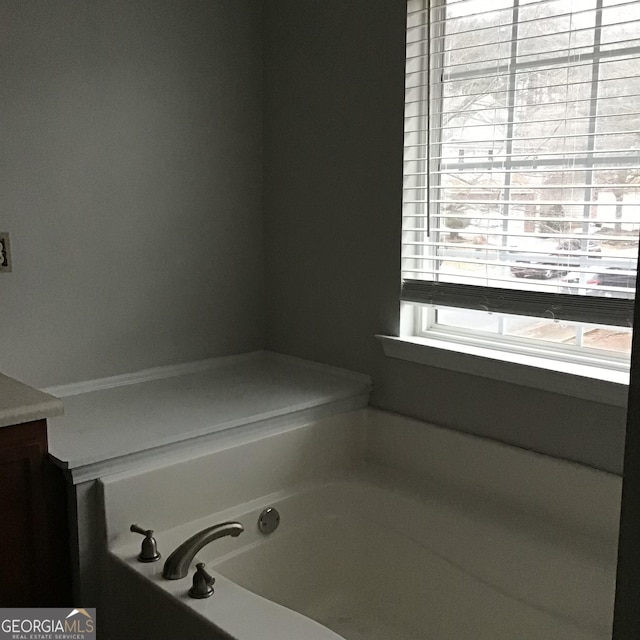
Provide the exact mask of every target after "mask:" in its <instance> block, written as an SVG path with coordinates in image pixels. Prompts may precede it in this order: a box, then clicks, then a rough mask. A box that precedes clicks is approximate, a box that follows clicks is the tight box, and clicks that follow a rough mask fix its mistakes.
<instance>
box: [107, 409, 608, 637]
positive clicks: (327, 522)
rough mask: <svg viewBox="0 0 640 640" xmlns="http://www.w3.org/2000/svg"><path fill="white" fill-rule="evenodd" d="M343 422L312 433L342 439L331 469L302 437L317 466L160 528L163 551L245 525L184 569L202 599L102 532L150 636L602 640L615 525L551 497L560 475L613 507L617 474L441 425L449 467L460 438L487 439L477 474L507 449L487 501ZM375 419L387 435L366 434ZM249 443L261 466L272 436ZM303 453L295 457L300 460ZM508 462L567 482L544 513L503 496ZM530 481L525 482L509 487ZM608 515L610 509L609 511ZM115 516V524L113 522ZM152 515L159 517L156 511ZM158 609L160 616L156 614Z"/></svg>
mask: <svg viewBox="0 0 640 640" xmlns="http://www.w3.org/2000/svg"><path fill="white" fill-rule="evenodd" d="M376 413H380V412H376ZM364 415H365V416H366V412H365V414H364ZM396 419H397V418H393V420H396ZM350 420H351V421H352V422H353V424H351V425H350V426H348V427H346V428H345V425H344V424H343V425H341V426H339V428H334V429H333V430H332V428H331V425H330V426H329V427H327V426H326V425H325V426H324V427H320V428H321V429H322V431H323V434H324V435H323V439H322V440H321V441H322V442H325V440H326V441H327V442H328V443H330V442H331V440H332V438H337V440H339V441H340V442H341V445H338V447H342V448H341V452H340V454H339V456H338V457H340V456H342V458H341V460H342V461H341V463H340V464H339V465H338V467H335V466H334V465H333V464H332V461H333V457H332V456H331V455H329V450H331V449H332V448H335V447H336V442H334V443H333V445H331V444H328V445H326V446H327V447H328V449H327V450H324V449H323V448H322V447H319V441H318V440H317V439H316V438H315V436H314V437H311V438H310V440H309V441H308V442H309V443H310V444H311V443H315V445H314V447H313V448H314V449H315V451H316V453H317V455H318V456H319V459H320V461H321V462H320V463H318V462H317V458H313V454H312V452H311V451H309V452H308V453H309V455H311V456H312V459H315V460H316V462H315V464H314V465H312V466H313V467H314V468H313V469H311V470H310V469H309V468H308V466H309V464H306V465H305V464H303V465H301V466H299V468H298V467H297V472H298V473H299V474H301V475H300V477H294V476H295V474H294V473H293V471H292V469H289V470H288V471H287V472H285V473H284V474H282V473H281V478H283V479H284V480H285V481H284V482H283V485H284V486H282V487H280V488H279V489H278V490H276V491H271V492H269V493H267V494H263V495H260V496H259V497H252V498H251V499H249V500H246V501H244V502H242V501H236V503H235V504H228V505H226V506H225V507H224V508H220V509H216V508H215V506H214V509H213V511H212V512H211V513H210V514H208V515H204V516H203V517H198V518H194V519H192V520H190V521H188V522H185V521H183V522H181V523H180V524H178V525H176V526H168V527H166V528H164V529H162V530H160V531H158V532H157V536H156V537H157V540H158V545H159V547H160V548H161V549H163V550H164V553H165V557H166V555H168V553H169V552H170V551H171V550H172V549H174V548H175V547H177V546H178V544H180V543H181V542H182V541H183V540H185V539H186V538H188V537H189V536H190V535H192V534H193V533H195V532H196V531H199V530H201V529H203V528H204V527H207V526H211V525H213V524H216V523H220V522H225V521H239V522H241V523H242V524H243V525H244V527H245V532H244V533H243V534H242V535H241V536H239V537H238V538H223V539H220V540H216V541H214V542H213V543H211V544H209V545H207V546H206V547H204V548H203V549H202V550H201V551H200V552H199V553H198V554H197V556H196V559H195V561H194V564H195V562H204V563H206V565H207V570H208V571H209V572H210V573H211V574H212V575H214V577H215V578H216V583H215V593H214V595H213V596H212V597H211V598H208V599H205V600H194V599H192V598H189V597H188V596H187V591H188V589H189V587H190V586H191V575H192V574H190V575H189V576H188V577H187V578H184V579H182V580H176V581H168V580H165V579H164V578H163V577H162V575H161V574H162V562H158V563H155V564H141V563H139V562H137V561H136V559H135V556H136V553H137V551H138V548H139V541H138V540H137V539H134V536H132V535H131V534H129V535H127V534H125V533H121V534H120V535H119V536H117V537H116V538H114V540H113V544H112V545H111V549H110V552H109V558H110V562H111V564H112V568H114V567H116V565H117V570H115V571H114V572H113V573H112V575H111V577H110V580H111V582H112V583H118V584H117V589H116V591H117V592H118V593H119V594H120V596H122V594H127V593H128V594H131V593H134V592H135V594H136V595H135V601H136V603H139V602H140V601H141V600H140V594H141V590H144V593H145V597H146V598H148V599H149V603H150V604H149V605H148V607H147V608H148V609H150V610H152V611H153V615H152V616H150V617H149V620H148V621H145V622H144V629H147V631H148V630H149V628H150V627H149V626H148V625H149V624H154V622H153V621H152V620H151V619H152V618H153V620H154V621H155V624H156V626H157V628H156V629H155V630H154V632H153V633H154V637H157V638H163V637H165V635H163V634H166V637H167V638H169V637H181V638H189V637H194V638H196V637H199V638H202V637H210V638H218V637H219V638H235V639H236V640H286V639H289V638H290V639H291V640H340V639H342V640H383V639H384V640H431V639H434V640H436V639H437V640H447V639H455V640H514V639H522V640H551V639H553V640H565V639H566V640H596V639H598V640H605V638H610V634H611V620H612V610H613V594H614V586H615V523H613V522H612V523H610V525H611V526H610V527H609V529H608V530H607V528H606V527H604V528H602V527H601V526H600V525H601V524H602V522H600V524H598V523H595V524H594V523H591V524H589V523H588V522H587V521H586V520H585V518H587V517H588V512H587V511H584V509H587V510H588V502H589V496H585V504H584V505H583V507H579V506H578V507H577V506H576V505H575V504H572V505H571V506H570V507H569V505H568V504H565V505H563V504H562V501H563V499H566V498H567V497H568V496H569V494H571V491H573V489H571V491H570V492H569V493H568V494H567V495H566V496H564V497H563V496H562V494H563V493H565V492H567V487H566V483H568V484H572V485H575V487H574V488H576V487H578V485H580V484H581V485H582V487H583V489H587V490H588V491H589V492H590V494H591V496H590V499H591V502H592V503H593V502H595V503H598V502H601V501H602V500H603V499H605V498H606V499H610V500H614V501H615V496H616V491H617V489H618V482H617V480H616V479H614V478H612V477H609V476H607V475H606V474H604V475H603V474H599V472H594V471H592V470H586V469H584V468H579V467H577V465H568V463H559V461H552V460H550V459H548V458H544V457H542V456H534V457H533V458H531V456H532V455H533V454H529V453H527V452H523V451H520V450H516V449H511V448H510V447H504V445H497V444H496V443H487V442H486V441H477V439H474V438H469V436H461V434H451V433H450V432H445V431H443V432H438V434H437V435H438V437H440V438H444V440H445V441H446V440H447V439H448V438H451V437H452V438H453V441H451V442H449V443H448V445H447V446H453V448H454V449H455V450H456V451H457V454H452V457H451V458H450V461H451V463H452V464H454V463H455V456H456V455H457V456H458V457H459V456H461V455H462V456H464V452H463V450H464V446H460V442H463V443H464V444H465V446H470V447H471V448H472V449H473V448H474V447H475V448H476V453H477V454H483V455H484V456H486V455H488V454H487V451H489V452H491V450H492V448H495V447H497V448H498V451H495V452H493V453H494V456H493V459H491V457H489V458H486V459H485V462H483V463H482V464H486V465H488V468H489V467H490V466H491V464H492V463H499V462H500V461H501V456H505V455H506V456H507V457H508V456H515V458H514V459H513V460H512V461H511V462H512V465H513V466H511V465H505V464H502V466H501V467H500V469H501V472H502V475H503V476H505V477H504V478H503V480H506V481H507V483H506V484H505V487H504V490H505V494H503V495H499V494H498V492H497V491H496V490H495V489H494V490H492V491H491V492H488V491H487V489H486V487H485V486H483V483H485V479H483V475H482V473H481V472H480V471H481V470H480V471H479V470H478V469H476V470H475V472H473V473H472V474H471V476H470V477H471V478H472V479H473V480H474V484H468V483H466V482H451V481H450V479H449V478H448V477H445V475H442V474H441V475H440V476H439V477H436V476H434V475H423V476H420V475H417V474H416V473H412V472H411V469H410V468H409V467H410V466H411V464H410V463H409V462H408V461H407V460H408V459H405V460H404V463H405V464H403V465H401V466H399V465H394V464H392V463H391V460H390V459H391V458H392V457H393V453H392V451H391V447H389V446H385V447H384V449H385V451H386V453H385V455H387V456H388V459H387V461H386V463H385V464H382V458H383V457H384V456H382V458H381V456H380V455H377V454H376V453H375V447H376V442H378V443H380V442H382V441H383V440H384V437H386V436H385V435H384V434H385V433H386V431H385V427H384V426H382V423H381V422H380V416H379V415H377V416H376V417H375V418H374V419H371V417H370V410H369V418H368V419H364V421H358V420H355V421H354V419H353V417H351V418H350ZM393 420H391V421H393ZM388 421H389V420H387V422H388ZM334 422H335V421H334ZM383 422H384V420H383ZM334 426H335V424H334ZM404 427H407V428H408V427H409V425H402V424H401V426H400V431H399V430H398V425H396V429H395V430H394V433H393V436H394V437H395V438H396V439H397V438H398V436H404V438H400V440H401V441H404V444H403V445H402V446H405V447H407V455H409V453H408V452H409V450H411V454H412V455H413V454H415V450H416V449H420V448H421V447H423V446H424V445H425V443H424V442H422V443H420V442H419V438H420V437H421V436H418V435H416V439H414V440H412V438H411V437H410V436H411V434H412V433H414V434H415V433H416V432H414V431H412V429H414V428H415V427H416V425H415V423H412V426H411V428H408V429H406V430H405V431H404V432H403V431H402V428H404ZM419 428H420V429H423V430H424V429H425V428H426V427H425V426H424V425H421V426H420V427H419ZM304 429H306V430H310V431H309V432H308V433H307V432H306V431H304V430H302V431H298V432H297V435H296V437H298V445H301V443H302V441H304V440H305V434H306V435H307V436H310V434H311V432H312V431H314V430H315V429H318V425H308V426H305V427H304ZM376 429H382V430H383V432H384V433H382V435H381V436H380V437H379V438H377V437H376ZM421 433H422V432H421ZM332 434H333V435H332ZM379 435H380V434H379ZM291 436H292V434H289V437H291ZM364 436H366V437H364ZM432 436H433V434H432ZM282 437H283V438H284V439H286V438H287V435H286V434H282ZM460 438H462V440H459V439H460ZM443 442H444V441H443ZM445 444H446V443H445ZM251 445H252V446H254V447H258V448H259V447H260V446H261V445H262V446H264V447H266V449H265V451H267V450H268V451H269V460H271V464H272V465H275V466H276V467H277V466H278V462H277V460H278V457H277V455H275V453H276V452H277V449H278V445H279V443H278V439H277V438H276V439H273V438H270V439H268V442H265V443H260V442H259V440H258V441H254V442H252V443H251ZM241 446H243V445H239V447H241ZM245 446H247V443H245ZM433 446H434V441H433V439H432V440H431V441H430V447H429V451H430V454H429V455H431V456H433V455H437V454H438V451H437V449H436V451H434V450H433ZM442 446H444V445H442ZM318 447H319V448H318ZM285 448H286V446H285ZM303 448H304V447H303ZM303 448H299V449H298V450H299V451H301V452H302V451H303ZM345 448H346V449H347V451H346V452H345V450H344V449H345ZM253 453H257V451H254V452H253ZM253 453H252V452H251V451H250V450H247V451H246V452H245V455H246V456H247V458H246V459H247V460H251V458H252V455H253ZM396 453H397V451H396ZM440 453H441V454H443V453H445V451H444V450H442V449H441V450H440ZM215 455H219V456H221V455H226V456H232V457H233V455H237V456H239V457H238V460H242V459H243V458H244V457H245V456H243V452H242V450H241V449H236V448H235V447H231V448H227V449H226V450H225V451H220V452H218V454H215ZM305 455H306V454H305V453H301V454H300V456H301V459H302V460H304V459H305ZM427 457H428V456H427ZM307 462H308V461H307ZM213 463H215V459H214V458H212V459H207V460H206V461H201V464H202V467H201V469H202V470H201V472H200V473H198V471H194V472H193V473H194V474H195V475H194V477H200V478H201V477H202V475H201V474H202V473H204V468H205V467H206V468H210V465H212V464H213ZM183 464H185V463H183ZM562 465H566V469H565V468H564V467H563V466H562ZM214 466H215V465H214ZM186 468H188V467H183V466H180V469H174V470H173V472H174V473H176V474H178V475H181V476H182V477H183V478H184V477H185V476H184V471H185V469H186ZM512 468H513V469H518V468H520V469H522V468H524V469H525V470H526V471H528V472H531V470H532V469H537V472H538V473H539V474H541V475H540V476H539V477H538V478H536V477H530V478H529V481H530V483H532V484H534V485H535V484H536V482H538V481H539V482H541V483H542V484H543V485H544V482H545V479H544V478H543V476H544V475H545V474H546V476H547V478H548V475H549V473H550V472H551V471H552V472H553V473H552V475H554V476H555V477H554V479H557V477H558V473H560V474H561V475H562V473H565V472H566V476H565V477H564V480H565V486H558V489H557V494H558V495H555V496H549V495H547V496H546V498H545V496H540V504H544V500H545V499H546V501H547V502H549V503H550V504H551V505H552V507H553V503H554V502H555V508H556V510H555V511H554V508H550V509H549V510H548V511H547V513H546V515H545V516H543V515H542V512H541V510H540V509H539V508H537V507H536V506H535V505H533V506H532V504H531V502H528V503H523V504H518V503H517V502H515V501H514V500H509V501H505V495H506V494H508V493H509V492H511V493H513V491H514V488H513V486H512V482H511V481H512V480H513V479H512V478H511V479H510V478H509V475H510V473H511V469H512ZM160 471H161V470H156V471H154V473H155V474H158V473H159V472H160ZM280 471H281V470H280ZM211 472H212V473H215V471H211ZM264 473H265V470H264V469H263V470H262V472H261V474H262V481H259V482H258V483H257V484H256V486H255V487H254V492H256V491H259V489H258V487H259V486H265V484H266V486H269V487H270V488H274V487H273V486H272V485H270V483H269V482H268V481H266V482H265V476H264ZM465 473H469V472H468V471H466V472H462V471H461V472H460V475H461V476H464V475H465ZM259 475H260V474H259ZM491 475H493V476H496V475H500V474H496V473H495V470H494V472H493V474H491V473H488V474H487V478H488V477H489V476H491ZM126 480H127V481H125V482H124V486H123V487H118V479H116V481H114V482H112V483H111V484H110V483H108V482H107V483H106V494H105V495H106V496H107V498H108V499H107V506H108V507H109V504H108V503H109V498H110V499H111V500H112V501H113V500H116V501H117V499H118V496H119V497H120V499H122V496H124V495H125V494H127V493H128V492H130V490H131V487H132V486H133V485H132V484H131V479H130V478H129V479H126ZM139 481H140V479H139V478H138V483H139ZM166 481H167V482H170V481H171V480H170V479H169V480H166ZM493 481H494V480H492V482H493ZM187 482H188V481H187ZM598 483H600V484H598ZM276 484H277V483H276ZM287 484H289V486H287ZM109 485H110V486H109ZM603 487H604V488H603ZM540 488H541V487H537V488H536V490H539V489H540ZM245 491H246V487H245ZM532 491H533V490H532V487H531V486H528V488H526V489H525V488H523V489H522V491H521V493H522V494H523V495H524V494H527V492H532ZM532 495H533V494H532ZM571 495H573V494H571ZM573 497H575V496H573ZM128 500H131V495H130V494H129V495H128ZM212 503H213V504H214V505H216V504H217V506H223V503H224V500H222V499H220V497H219V496H218V497H217V498H215V499H214V498H213V497H212ZM538 506H539V505H538ZM268 507H271V508H275V509H277V511H278V512H279V514H280V524H279V526H278V527H277V529H276V530H275V531H273V532H272V533H270V534H264V533H262V532H261V531H260V530H259V528H258V518H259V515H260V513H261V512H262V511H263V509H265V508H268ZM581 509H583V510H582V511H581ZM571 510H573V513H570V514H569V515H568V516H567V518H566V520H565V521H562V519H561V518H560V516H561V515H563V514H564V515H567V513H568V512H570V511H571ZM108 511H109V508H108V509H107V512H108ZM125 511H126V509H125ZM108 515H109V514H108V513H107V516H108ZM609 515H610V516H611V515H615V505H612V509H611V511H610V512H609ZM118 517H120V519H121V525H123V524H124V522H125V519H126V516H122V514H120V516H118ZM118 517H116V520H117V519H118ZM165 517H166V514H165ZM597 517H598V516H596V520H597ZM600 517H602V514H600ZM156 518H160V519H162V515H161V513H160V512H158V513H157V514H156ZM169 520H170V519H169ZM168 523H169V521H168ZM585 523H586V524H585ZM134 575H135V580H133V576H134ZM132 580H133V582H131V581H132ZM127 601H128V602H131V596H130V595H126V596H124V597H121V599H120V601H119V603H118V604H117V605H113V606H115V607H116V608H117V609H118V615H119V616H120V617H122V616H124V617H126V615H127V614H126V612H125V609H126V607H127ZM169 611H170V612H171V613H170V614H169V613H167V612H169ZM143 613H144V612H141V610H140V607H139V606H137V607H136V608H135V612H132V613H131V615H132V616H134V617H137V620H138V622H140V620H141V619H142V618H143V617H144V616H143V615H142V614H143ZM162 613H166V614H167V615H166V619H164V618H163V617H162ZM128 628H129V629H131V627H128ZM190 630H191V631H190ZM137 633H140V631H137ZM178 634H179V635H178ZM113 637H114V638H116V637H117V636H116V635H115V634H113ZM132 637H133V636H132Z"/></svg>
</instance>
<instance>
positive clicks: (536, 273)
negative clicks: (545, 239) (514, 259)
mask: <svg viewBox="0 0 640 640" xmlns="http://www.w3.org/2000/svg"><path fill="white" fill-rule="evenodd" d="M565 273H566V271H558V270H557V269H553V268H551V267H550V266H549V265H547V264H541V263H539V262H518V263H517V264H514V265H511V275H513V276H515V277H516V278H541V279H543V280H549V278H555V277H557V276H561V275H564V274H565Z"/></svg>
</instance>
